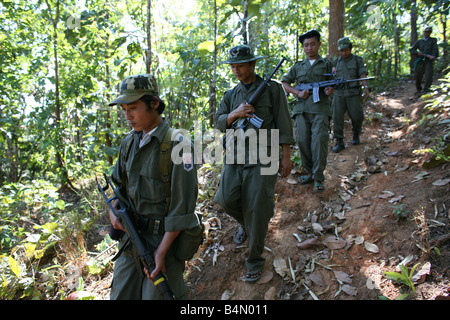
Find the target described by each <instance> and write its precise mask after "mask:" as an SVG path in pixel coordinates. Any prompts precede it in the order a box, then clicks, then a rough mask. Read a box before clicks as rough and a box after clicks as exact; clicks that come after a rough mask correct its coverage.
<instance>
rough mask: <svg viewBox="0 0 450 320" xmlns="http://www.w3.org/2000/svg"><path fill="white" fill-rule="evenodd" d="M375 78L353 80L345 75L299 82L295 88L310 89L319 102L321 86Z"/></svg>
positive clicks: (315, 100) (332, 85) (314, 98)
mask: <svg viewBox="0 0 450 320" xmlns="http://www.w3.org/2000/svg"><path fill="white" fill-rule="evenodd" d="M324 75H329V74H324ZM372 79H375V77H369V78H360V79H351V80H345V79H344V78H343V77H335V79H333V80H326V81H320V82H311V83H300V84H298V85H297V86H296V87H295V89H297V90H300V91H302V90H309V91H310V92H311V91H312V93H313V100H314V103H316V102H319V101H320V98H319V88H325V87H335V86H342V85H344V84H346V83H350V82H355V81H362V80H372Z"/></svg>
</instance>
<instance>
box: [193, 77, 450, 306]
mask: <svg viewBox="0 0 450 320" xmlns="http://www.w3.org/2000/svg"><path fill="white" fill-rule="evenodd" d="M413 87H414V86H413V84H412V82H411V81H409V82H405V83H403V84H401V85H399V86H398V87H397V89H396V90H395V91H392V92H389V93H385V94H383V93H382V94H377V95H376V96H375V97H372V99H371V100H370V101H369V102H367V103H366V107H365V112H366V118H367V123H366V124H365V125H364V128H363V130H364V132H363V135H362V137H361V144H360V145H358V146H352V145H351V124H350V122H348V121H347V122H346V138H345V143H346V146H347V148H346V149H345V150H343V151H341V152H340V153H338V154H335V153H331V152H330V153H329V157H328V166H327V169H326V172H325V174H326V181H325V187H326V190H325V192H323V193H321V194H317V193H314V192H313V191H312V185H307V186H302V185H300V184H292V183H293V182H294V181H296V180H297V178H298V173H293V174H291V176H289V177H288V178H287V179H281V178H279V179H278V182H277V186H276V191H275V192H276V210H275V215H274V217H273V218H272V220H271V223H270V225H269V232H268V235H267V240H266V247H267V250H266V251H265V252H264V256H265V258H266V266H265V274H264V276H263V278H262V279H261V280H260V281H259V282H258V283H256V284H247V283H245V282H244V281H243V279H242V277H243V275H244V272H245V265H244V259H245V257H246V254H247V248H246V243H245V244H244V245H243V246H236V245H235V244H234V243H233V241H232V235H233V234H234V232H235V230H236V228H237V224H236V223H235V222H234V220H233V219H232V218H229V217H228V216H227V215H226V214H224V212H223V211H222V210H221V209H220V208H219V207H218V206H216V205H213V204H211V206H210V207H209V208H208V213H210V214H209V216H208V219H209V222H210V225H211V228H210V229H209V238H208V241H207V242H206V243H205V244H204V245H203V247H202V249H201V252H199V253H200V255H199V258H198V259H196V260H194V261H192V262H191V263H190V264H189V267H188V272H187V274H186V276H187V282H188V285H189V287H190V289H191V298H192V299H195V300H218V299H232V300H241V299H276V300H279V299H306V300H311V299H314V298H315V297H317V298H318V299H321V300H330V299H338V300H361V299H366V300H371V299H378V296H380V295H384V296H386V297H388V298H390V299H395V298H396V297H397V296H399V295H400V294H401V293H403V292H410V291H408V287H406V286H404V285H403V286H400V285H398V284H394V283H393V282H392V281H390V280H387V279H386V278H385V277H384V273H383V271H399V270H398V269H397V270H396V266H397V265H398V264H399V263H400V262H401V261H402V260H403V259H408V260H410V261H409V262H408V264H407V265H408V268H411V267H412V266H413V265H415V264H416V263H420V265H419V268H421V267H422V266H425V267H426V263H427V262H430V263H431V270H430V271H429V272H428V274H427V275H426V277H425V276H424V277H423V279H422V280H423V281H422V282H421V283H418V284H416V295H415V297H414V299H428V300H430V299H435V298H436V297H439V296H448V295H449V292H448V290H449V283H450V281H449V277H448V275H449V271H448V268H449V266H450V254H449V251H448V248H449V242H448V241H441V240H440V239H442V238H443V237H445V236H446V235H448V234H449V227H448V226H449V214H450V212H449V208H450V196H449V194H450V193H449V189H450V183H447V184H445V185H443V186H435V185H433V182H435V181H436V180H438V179H444V178H450V174H449V165H448V164H443V165H438V166H436V167H434V168H427V169H424V168H423V167H422V165H423V163H424V162H425V161H426V160H427V158H426V156H423V155H419V154H415V153H413V151H414V150H416V149H419V148H421V147H423V146H425V145H430V144H431V143H432V142H433V139H432V138H433V137H437V136H442V134H443V133H442V130H443V129H445V125H443V126H437V125H435V126H432V127H428V126H421V125H417V123H418V121H420V120H421V119H422V112H423V109H424V106H425V103H424V102H423V101H422V100H421V99H420V98H419V97H417V96H414V88H413ZM447 130H448V129H447ZM332 144H334V142H332V141H330V149H331V146H332ZM425 172H426V173H425ZM394 209H397V211H398V212H399V213H400V214H406V218H404V219H400V220H399V219H398V218H396V217H395V216H394V214H393V210H394ZM414 216H416V217H425V218H426V221H427V223H426V224H422V225H421V224H420V223H419V224H418V223H417V222H416V220H415V219H413V217H414ZM330 225H331V227H330ZM320 228H323V230H320ZM427 230H428V231H427ZM294 234H295V235H294ZM336 235H338V238H337V237H336ZM314 239H315V240H314ZM447 239H448V237H447ZM299 240H301V241H302V242H300V241H299ZM305 240H308V241H313V240H314V241H316V246H314V247H310V248H308V249H301V248H300V247H298V245H299V244H301V243H302V244H305V242H303V241H305ZM430 244H431V245H433V244H437V247H438V248H439V251H440V255H438V254H437V253H436V251H435V250H431V251H429V252H428V254H426V253H425V252H424V251H423V250H421V249H420V248H419V247H421V248H424V249H429V248H430ZM332 248H334V249H332ZM369 250H370V251H369ZM377 250H378V252H377ZM373 251H375V252H373ZM274 261H275V263H276V265H277V266H279V267H278V269H277V270H276V268H275V267H274ZM280 263H281V264H280ZM283 263H284V264H283ZM407 299H412V295H410V296H409V297H408V298H407Z"/></svg>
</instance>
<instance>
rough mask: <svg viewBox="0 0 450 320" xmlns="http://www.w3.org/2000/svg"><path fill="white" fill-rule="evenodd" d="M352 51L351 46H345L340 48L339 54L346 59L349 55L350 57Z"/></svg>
mask: <svg viewBox="0 0 450 320" xmlns="http://www.w3.org/2000/svg"><path fill="white" fill-rule="evenodd" d="M351 52H352V50H351V49H350V48H344V49H341V50H339V54H340V55H341V57H342V58H344V59H347V58H348V57H350V54H351Z"/></svg>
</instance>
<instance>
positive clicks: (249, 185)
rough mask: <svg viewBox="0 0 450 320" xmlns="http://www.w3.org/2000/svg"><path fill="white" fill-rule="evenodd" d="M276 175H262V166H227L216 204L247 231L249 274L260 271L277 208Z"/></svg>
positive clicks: (223, 172) (216, 197) (247, 264)
mask: <svg viewBox="0 0 450 320" xmlns="http://www.w3.org/2000/svg"><path fill="white" fill-rule="evenodd" d="M276 178H277V177H276V175H261V166H259V165H254V166H247V167H245V165H230V164H225V165H224V166H223V169H222V175H221V178H220V184H219V188H218V190H217V192H216V195H215V197H214V201H215V202H217V203H219V204H220V206H221V207H222V208H223V209H224V210H225V212H226V213H227V214H229V215H230V216H232V217H233V218H235V219H236V220H237V222H239V223H240V224H241V225H242V226H243V227H244V228H245V230H246V232H247V235H248V240H249V253H248V257H247V258H246V259H245V265H246V268H247V270H248V271H261V270H262V269H263V268H264V263H265V259H264V258H263V257H262V253H263V250H264V241H265V238H266V234H267V229H268V225H269V221H270V219H271V218H272V216H273V211H274V207H275V202H274V193H275V183H276Z"/></svg>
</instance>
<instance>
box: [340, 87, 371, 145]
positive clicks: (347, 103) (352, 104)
mask: <svg viewBox="0 0 450 320" xmlns="http://www.w3.org/2000/svg"><path fill="white" fill-rule="evenodd" d="M346 112H348V115H349V117H350V119H351V120H352V130H353V133H357V134H360V133H361V129H362V124H363V121H364V111H363V108H362V105H361V97H360V96H359V95H354V96H349V97H344V96H337V95H333V135H334V137H335V138H336V139H343V138H344V120H345V113H346Z"/></svg>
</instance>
